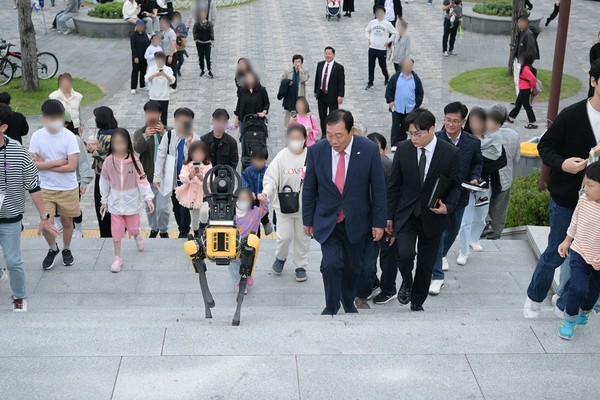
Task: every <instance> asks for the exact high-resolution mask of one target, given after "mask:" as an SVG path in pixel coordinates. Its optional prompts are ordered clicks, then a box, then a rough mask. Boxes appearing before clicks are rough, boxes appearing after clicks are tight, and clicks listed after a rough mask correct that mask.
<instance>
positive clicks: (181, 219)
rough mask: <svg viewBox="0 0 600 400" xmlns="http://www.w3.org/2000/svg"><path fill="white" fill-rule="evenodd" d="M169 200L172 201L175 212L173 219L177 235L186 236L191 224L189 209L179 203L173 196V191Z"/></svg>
mask: <svg viewBox="0 0 600 400" xmlns="http://www.w3.org/2000/svg"><path fill="white" fill-rule="evenodd" d="M171 202H172V203H173V214H175V221H176V222H177V228H178V229H179V237H180V238H181V237H183V238H185V237H187V235H188V233H190V226H191V225H192V216H191V215H190V209H189V208H187V207H184V206H182V205H181V204H179V200H177V197H175V191H174V190H173V195H172V196H171Z"/></svg>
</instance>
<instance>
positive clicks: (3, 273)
mask: <svg viewBox="0 0 600 400" xmlns="http://www.w3.org/2000/svg"><path fill="white" fill-rule="evenodd" d="M7 281H8V270H7V269H6V267H4V268H2V269H0V287H2V285H4V284H5V283H6V282H7Z"/></svg>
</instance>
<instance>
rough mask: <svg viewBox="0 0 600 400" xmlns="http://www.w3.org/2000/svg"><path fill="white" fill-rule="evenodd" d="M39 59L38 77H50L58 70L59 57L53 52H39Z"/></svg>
mask: <svg viewBox="0 0 600 400" xmlns="http://www.w3.org/2000/svg"><path fill="white" fill-rule="evenodd" d="M37 57H38V61H37V65H38V78H40V79H50V78H54V75H56V73H57V72H58V59H57V58H56V56H55V55H54V54H52V53H46V52H44V53H39V54H38V55H37Z"/></svg>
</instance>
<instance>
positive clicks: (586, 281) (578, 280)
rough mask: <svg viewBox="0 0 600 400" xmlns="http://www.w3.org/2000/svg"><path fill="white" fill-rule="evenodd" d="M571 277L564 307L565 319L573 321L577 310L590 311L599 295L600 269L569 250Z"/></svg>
mask: <svg viewBox="0 0 600 400" xmlns="http://www.w3.org/2000/svg"><path fill="white" fill-rule="evenodd" d="M570 265H571V279H569V292H568V293H567V299H566V300H567V301H566V307H565V319H566V320H568V321H571V322H573V321H575V320H577V317H578V316H579V310H583V311H590V310H591V309H592V308H593V307H594V304H596V301H598V297H599V296H600V271H596V270H595V269H593V268H592V266H591V265H589V264H588V263H587V262H585V260H584V259H583V257H581V255H579V254H578V253H577V252H576V251H573V250H571V262H570Z"/></svg>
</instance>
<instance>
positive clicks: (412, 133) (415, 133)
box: [406, 131, 429, 139]
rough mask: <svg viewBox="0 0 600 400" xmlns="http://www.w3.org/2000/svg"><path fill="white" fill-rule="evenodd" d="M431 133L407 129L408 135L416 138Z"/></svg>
mask: <svg viewBox="0 0 600 400" xmlns="http://www.w3.org/2000/svg"><path fill="white" fill-rule="evenodd" d="M428 133H429V131H414V132H411V131H406V136H408V137H409V138H410V137H414V138H415V139H419V138H420V137H421V136H423V135H427V134H428Z"/></svg>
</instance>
